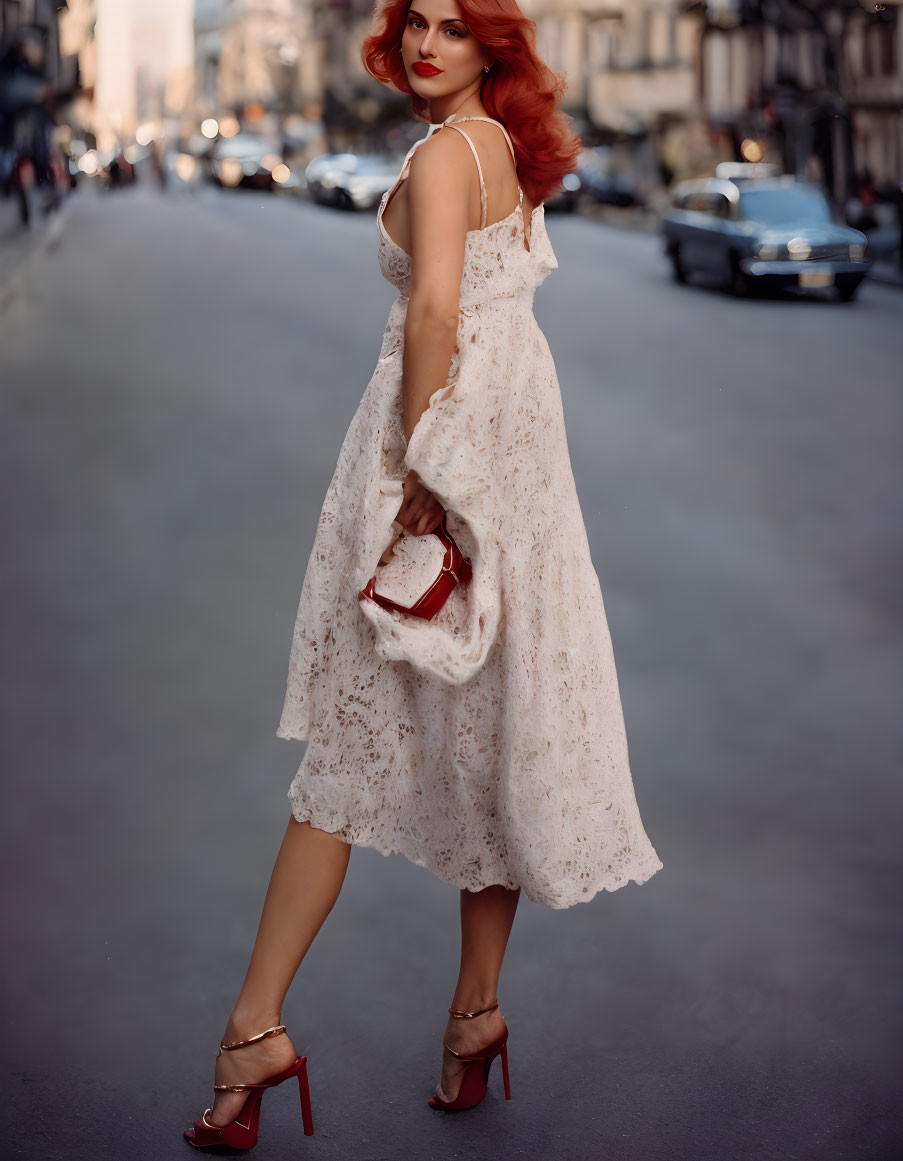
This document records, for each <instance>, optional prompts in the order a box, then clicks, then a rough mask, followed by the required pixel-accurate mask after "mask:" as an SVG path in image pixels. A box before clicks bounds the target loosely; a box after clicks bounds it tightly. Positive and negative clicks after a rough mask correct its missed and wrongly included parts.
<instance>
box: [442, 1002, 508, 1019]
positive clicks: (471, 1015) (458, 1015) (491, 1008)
mask: <svg viewBox="0 0 903 1161" xmlns="http://www.w3.org/2000/svg"><path fill="white" fill-rule="evenodd" d="M498 1006H499V1002H498V1000H496V1002H495V1003H494V1004H490V1005H489V1007H488V1008H480V1010H479V1012H460V1011H458V1009H457V1008H449V1012H451V1014H452V1016H453V1017H454V1018H455V1019H456V1020H472V1019H473V1018H474V1016H482V1015H483V1013H484V1012H492V1011H494V1010H495V1009H496V1008H497V1007H498Z"/></svg>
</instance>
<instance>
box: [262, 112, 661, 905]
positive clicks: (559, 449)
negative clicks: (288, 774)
mask: <svg viewBox="0 0 903 1161" xmlns="http://www.w3.org/2000/svg"><path fill="white" fill-rule="evenodd" d="M470 119H471V118H455V117H454V115H452V117H450V118H449V119H448V120H447V121H445V122H443V123H442V124H441V125H433V126H431V127H430V130H429V133H427V135H426V137H424V138H423V139H422V141H425V140H427V138H428V137H429V136H430V135H431V134H432V133H433V132H435V131H436V130H438V129H441V128H443V126H446V125H452V126H453V127H454V128H457V124H458V122H459V121H464V120H470ZM479 119H480V120H488V118H479ZM493 124H498V125H500V122H496V121H494V122H493ZM500 127H501V128H502V130H503V132H504V127H503V126H500ZM458 131H459V132H460V133H462V135H464V136H465V137H466V139H467V140H468V142H469V143H470V147H471V149H472V151H473V154H474V158H475V159H476V163H477V167H478V170H479V165H480V163H479V156H478V154H477V151H476V149H475V148H474V145H473V142H472V141H471V140H470V138H469V137H468V136H467V134H466V133H465V132H464V130H463V129H459V130H458ZM505 137H506V139H507V140H508V144H509V146H510V147H511V152H512V156H513V155H514V149H513V146H512V145H511V140H510V138H509V137H508V134H507V132H505ZM421 143H422V142H421V141H418V142H417V143H416V145H415V146H414V147H413V148H412V149H411V151H410V152H409V154H408V157H407V158H406V159H405V163H404V167H403V169H402V171H401V174H400V176H399V181H401V180H402V179H403V178H404V177H405V176H406V174H407V169H408V165H409V162H410V158H411V155H412V154H413V152H414V149H415V148H416V147H417V145H419V144H421ZM479 177H480V186H481V193H482V205H483V219H482V220H483V223H484V225H483V226H481V228H480V229H478V230H471V231H470V232H469V233H468V234H467V238H466V249H465V262H464V272H463V276H462V279H461V293H460V315H459V324H458V334H457V345H456V350H455V354H454V356H453V358H452V361H451V366H450V370H449V374H448V378H447V381H446V383H445V385H444V386H443V387H442V388H441V389H439V390H437V391H436V392H435V393H434V394H433V395H432V396H431V397H430V400H429V406H428V408H427V410H426V411H425V412H424V413H423V415H422V416H421V417H420V419H419V420H418V422H417V425H416V427H415V429H414V431H413V433H412V435H411V439H410V442H409V443H406V441H405V437H404V430H403V426H402V409H401V379H402V347H403V336H404V320H405V312H406V309H407V305H408V298H407V295H408V290H409V285H410V258H409V257H408V255H407V254H406V253H405V252H404V251H403V250H401V249H400V247H398V246H397V245H396V244H395V243H394V242H393V241H392V240H391V238H390V237H389V236H388V234H387V233H386V230H385V227H384V225H383V223H382V210H383V209H384V207H385V204H386V201H387V199H388V197H389V196H390V195H391V193H392V191H391V190H390V191H388V193H387V194H386V196H385V197H384V198H383V201H382V204H381V205H380V209H379V214H378V217H377V223H378V229H379V234H380V241H379V264H380V269H381V271H382V274H383V275H384V276H385V278H387V279H388V281H389V282H391V283H392V284H393V286H395V287H396V288H397V290H398V297H397V298H396V299H395V301H394V303H393V304H392V307H391V308H390V311H389V318H388V323H387V325H386V330H385V334H384V336H383V342H382V349H381V351H380V355H379V360H378V362H377V364H376V369H375V370H374V372H373V375H372V377H371V379H370V382H369V383H368V384H367V388H366V390H365V392H364V396H363V398H362V400H361V402H360V405H359V407H358V409H357V412H356V413H355V415H354V418H353V419H352V421H351V424H350V426H349V428H348V432H347V434H346V436H345V439H344V442H343V444H342V447H341V451H340V453H339V458H338V463H337V465H336V470H335V474H334V475H333V478H332V482H331V483H330V485H329V488H328V490H327V493H326V498H325V501H324V503H323V507H322V511H321V514H320V518H319V522H318V525H317V529H316V536H315V540H314V545H313V549H312V551H311V554H310V559H309V561H308V565H307V571H306V574H305V577H304V582H303V587H302V590H301V599H300V604H299V607H298V614H297V619H296V622H295V626H294V636H293V641H292V647H291V656H290V663H289V673H288V682H287V688H286V693H285V702H284V705H283V710H282V717H281V720H280V723H279V726H278V729H277V734H278V736H279V737H281V738H288V739H300V740H306V741H307V749H306V751H305V753H304V756H303V759H302V761H301V764H300V767H299V769H298V772H297V774H296V775H295V777H294V779H293V781H292V784H291V787H290V789H289V799H290V801H291V805H292V811H293V814H294V816H295V818H297V819H298V820H299V821H305V820H309V821H310V822H311V824H312V825H313V826H314V827H316V828H318V829H321V830H326V831H330V832H333V833H335V834H337V835H338V836H339V837H341V838H342V839H344V840H345V841H346V842H349V843H357V844H359V845H361V846H367V847H373V848H375V849H376V850H378V851H381V852H382V853H383V854H385V855H388V854H392V853H399V854H402V855H404V856H405V857H406V858H408V859H410V860H411V861H412V862H414V863H416V864H418V865H419V866H422V867H426V868H427V869H429V870H430V871H431V872H433V873H434V874H436V875H437V876H439V877H440V878H441V879H443V880H445V881H446V882H448V883H451V884H453V885H454V886H456V887H465V888H468V889H469V890H471V891H478V890H481V889H482V888H484V887H487V886H489V885H491V884H496V883H498V884H503V885H504V886H506V887H509V888H513V887H521V888H522V890H523V893H524V894H525V895H526V897H527V898H528V899H530V900H532V901H533V902H534V903H542V904H546V905H548V906H549V907H555V908H561V907H570V906H572V905H573V904H576V903H581V902H586V901H587V900H589V899H591V898H592V897H593V896H594V895H595V894H596V893H597V892H599V891H600V890H608V891H614V890H617V889H618V888H619V887H622V886H624V885H625V884H626V883H627V882H628V881H629V880H631V879H632V880H634V881H635V882H637V883H643V882H645V881H646V880H647V879H649V878H650V877H651V876H652V875H653V874H654V873H655V872H656V871H657V870H658V869H659V868H660V867H661V866H662V863H661V861H660V859H659V858H658V855H657V854H656V852H655V850H654V849H653V847H652V845H651V843H650V841H649V839H648V837H647V836H646V833H645V831H644V829H643V824H642V821H641V819H640V814H639V809H638V807H637V802H636V798H635V795H634V788H633V781H632V778H631V772H630V766H629V762H628V753H627V740H626V734H625V728H624V719H623V714H622V709H621V701H620V696H619V690H618V681H617V674H616V670H615V662H614V657H613V654H612V647H611V639H610V636H609V630H608V624H607V620H606V616H605V609H604V606H603V602H602V593H601V590H600V587H599V580H598V577H597V575H596V572H595V570H594V568H593V564H592V561H591V559H590V551H589V545H588V542H587V537H586V529H585V527H584V523H583V516H582V512H581V509H580V504H579V502H578V499H577V493H576V489H575V485H574V478H573V474H572V470H571V463H570V456H569V452H568V446H567V439H566V435H565V426H564V416H563V411H562V402H561V392H560V387H559V383H558V378H557V374H556V370H555V365H554V362H553V359H552V355H551V352H550V350H549V346H548V344H547V342H546V339H545V336H544V335H543V333H542V331H541V330H540V328H539V326H538V324H537V322H536V319H535V317H534V314H533V295H534V292H535V290H536V287H537V286H539V284H540V283H541V282H542V281H543V280H544V279H545V278H546V276H547V275H548V274H549V272H550V271H552V270H554V269H555V268H556V267H557V265H558V262H557V259H556V257H555V254H554V253H553V251H552V246H551V243H550V241H549V238H548V235H547V233H546V230H545V225H544V209H543V207H542V205H539V206H537V207H536V209H535V210H534V211H533V214H532V221H531V223H530V232H529V236H528V235H527V232H526V227H525V220H524V216H523V211H522V204H523V191H522V190H520V187H518V189H519V201H518V206H517V207H516V208H515V209H514V210H513V211H512V212H511V213H510V214H509V215H508V216H507V217H505V218H502V219H501V220H500V221H497V222H494V223H491V224H489V225H485V218H486V201H485V186H484V185H483V177H482V172H481V171H480V172H479ZM393 188H394V187H393ZM528 243H529V249H528V248H527V247H528ZM409 468H411V469H414V470H416V472H417V473H418V475H419V476H420V478H421V480H422V481H423V484H424V485H425V487H427V488H428V489H429V490H430V491H431V492H433V493H434V494H435V495H436V496H437V497H438V499H439V501H440V502H441V503H442V505H443V507H444V508H445V509H446V511H447V513H448V517H447V524H448V529H449V531H450V532H451V534H452V535H453V536H454V537H455V539H456V540H457V541H458V544H459V545H460V547H461V550H462V551H463V552H464V554H465V556H467V557H468V558H469V559H470V561H471V563H472V566H473V578H472V580H471V583H470V585H468V586H467V587H466V588H463V587H461V586H458V588H456V589H455V590H454V592H453V594H452V596H451V598H450V599H449V601H448V602H447V604H446V605H445V606H444V607H443V609H442V610H441V611H440V613H439V614H438V615H437V616H436V617H435V618H434V620H433V621H430V622H427V621H422V620H416V619H415V618H410V617H406V616H404V615H403V614H401V613H398V612H389V611H387V610H384V609H382V608H380V607H379V606H377V605H375V604H373V603H372V602H364V603H362V602H361V601H360V600H359V599H358V593H359V591H360V589H362V588H363V587H364V585H365V584H366V582H367V581H368V580H369V578H370V577H371V576H372V575H373V574H374V572H375V570H376V566H377V563H378V561H379V558H380V556H381V555H382V553H383V552H384V550H385V548H386V546H387V545H388V544H389V542H390V541H391V540H392V538H393V533H392V526H393V522H394V518H395V515H396V513H397V511H398V508H399V506H400V504H401V501H402V479H403V477H404V475H405V472H406V471H407V470H408V469H409Z"/></svg>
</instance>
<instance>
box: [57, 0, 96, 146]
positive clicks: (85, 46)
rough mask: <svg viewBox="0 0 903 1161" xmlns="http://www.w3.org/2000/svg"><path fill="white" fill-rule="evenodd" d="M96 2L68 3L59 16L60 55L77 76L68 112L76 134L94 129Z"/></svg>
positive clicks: (80, 1) (71, 1) (71, 125)
mask: <svg viewBox="0 0 903 1161" xmlns="http://www.w3.org/2000/svg"><path fill="white" fill-rule="evenodd" d="M96 22H97V5H96V0H68V4H67V7H66V8H65V9H64V10H63V11H62V12H61V13H60V18H59V29H60V53H61V56H62V58H63V59H64V60H67V61H69V62H71V64H70V65H69V68H70V70H71V71H73V72H74V73H75V78H76V82H75V85H74V87H73V94H72V100H71V102H70V103H69V107H68V108H67V109H66V110H65V117H66V121H67V123H68V124H69V125H70V127H71V129H72V130H73V132H78V133H80V134H84V133H85V132H86V131H89V130H90V131H93V129H94V93H95V86H96V85H97V41H96V39H95V36H94V30H95V25H96Z"/></svg>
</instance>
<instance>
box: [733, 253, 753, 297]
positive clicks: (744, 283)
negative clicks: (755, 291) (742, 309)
mask: <svg viewBox="0 0 903 1161" xmlns="http://www.w3.org/2000/svg"><path fill="white" fill-rule="evenodd" d="M728 288H729V289H730V292H731V294H733V295H734V297H735V298H749V297H750V295H751V294H752V286H751V285H750V281H749V278H748V276H747V275H746V274H744V273H743V271H742V270H741V269H740V259H739V258H738V257H737V255H736V254H732V255H731V270H730V278H729V281H728Z"/></svg>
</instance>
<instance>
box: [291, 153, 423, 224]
mask: <svg viewBox="0 0 903 1161" xmlns="http://www.w3.org/2000/svg"><path fill="white" fill-rule="evenodd" d="M402 160H403V159H402V158H397V159H396V158H392V157H390V156H389V155H388V154H382V153H321V154H320V155H319V156H318V157H315V158H314V159H313V160H312V161H311V162H310V163H309V165H308V166H307V169H306V170H305V171H304V176H305V178H306V179H307V188H308V190H309V191H310V195H311V197H312V198H313V200H314V201H315V202H319V203H320V204H321V205H324V206H336V207H338V208H339V209H343V210H369V209H373V208H374V207H376V206H378V205H379V202H380V200H381V198H382V196H383V194H384V193H385V192H386V190H387V189H391V188H392V186H393V185H394V184H395V180H396V178H397V177H398V174H399V172H400V171H401V165H402Z"/></svg>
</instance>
